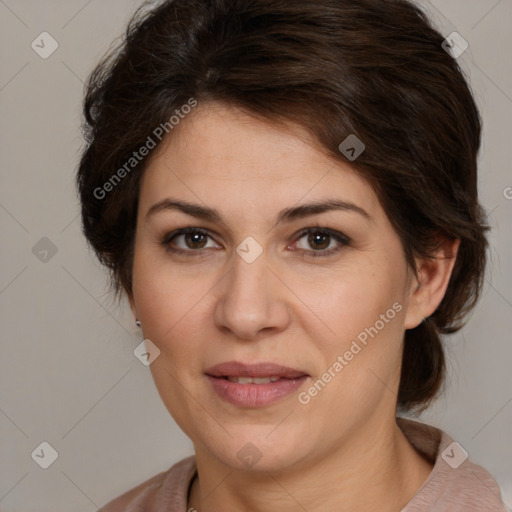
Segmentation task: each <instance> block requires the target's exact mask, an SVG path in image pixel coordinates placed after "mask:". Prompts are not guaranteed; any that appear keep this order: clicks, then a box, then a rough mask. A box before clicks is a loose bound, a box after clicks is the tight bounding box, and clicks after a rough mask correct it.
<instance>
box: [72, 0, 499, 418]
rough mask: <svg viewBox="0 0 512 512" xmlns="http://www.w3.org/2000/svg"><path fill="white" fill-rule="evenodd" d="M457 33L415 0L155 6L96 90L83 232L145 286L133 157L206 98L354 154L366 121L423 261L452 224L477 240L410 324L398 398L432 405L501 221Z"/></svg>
mask: <svg viewBox="0 0 512 512" xmlns="http://www.w3.org/2000/svg"><path fill="white" fill-rule="evenodd" d="M443 39H444V38H443V36H442V35H440V33H439V32H438V31H437V30H436V29H435V28H433V27H432V25H431V24H430V22H429V21H428V18H427V17H426V15H425V14H424V13H423V12H422V11H421V10H420V9H419V8H418V7H417V6H415V5H414V4H412V3H411V2H409V1H406V0H295V1H293V2H284V1H282V0H174V1H172V0H169V1H164V2H163V3H161V5H159V6H157V7H154V8H152V9H149V10H148V9H147V8H146V6H143V7H142V8H141V9H140V10H139V11H138V12H137V13H136V15H135V16H134V18H133V19H132V21H131V22H130V24H129V26H128V28H127V32H126V35H125V37H124V39H123V41H122V42H121V43H120V44H119V45H118V46H117V48H115V49H114V50H112V51H111V52H110V53H109V54H108V55H107V56H106V57H105V58H104V59H103V60H102V62H100V63H99V64H98V66H97V67H96V68H95V70H94V71H93V73H92V74H91V76H90V78H89V81H88V83H87V89H86V97H85V100H84V113H85V123H84V129H85V130H84V132H85V137H86V140H87V145H86V147H85V149H84V151H83V154H82V158H81V161H80V166H79V169H78V176H77V184H78V189H79V194H80V199H81V204H82V222H83V231H84V234H85V236H86V237H87V239H88V241H89V243H90V244H91V246H92V247H93V249H94V250H95V252H96V254H97V255H98V257H99V259H100V261H101V262H102V263H103V264H104V265H106V266H107V267H108V268H109V269H110V272H111V282H112V284H113V287H114V289H115V291H116V294H119V293H120V292H122V290H123V289H124V291H126V292H127V293H131V272H132V256H133V254H132V253H133V241H134V234H135V221H136V215H137V199H138V190H139V183H140V178H141V176H142V173H143V171H144V168H145V166H146V165H147V163H148V160H149V158H146V159H142V160H141V161H140V162H137V163H136V165H134V166H133V170H132V169H131V168H130V169H127V167H126V162H127V161H129V160H130V158H131V157H132V155H133V152H134V151H135V152H136V151H137V150H138V149H139V148H141V147H142V146H143V145H144V144H145V143H146V141H147V140H148V137H149V136H151V134H152V133H154V130H155V128H156V127H158V126H162V125H164V124H165V123H167V125H166V126H167V127H169V119H170V117H171V116H172V115H173V114H174V113H175V112H176V110H177V109H179V108H180V107H182V106H183V105H185V104H187V103H188V102H190V99H191V98H194V99H197V101H199V102H201V101H217V102H222V103H225V104H229V105H231V106H235V107H238V108H240V109H242V110H244V111H245V112H247V113H250V114H252V115H255V116H259V117H260V118H262V119H266V120H271V121H273V122H293V123H298V124H299V125H300V126H302V127H304V128H305V129H307V130H308V132H309V133H310V134H311V135H312V136H313V138H314V140H315V141H318V143H319V144H320V145H321V147H322V148H323V149H324V150H325V151H326V152H327V153H328V154H330V155H331V156H333V157H334V158H336V159H338V160H342V161H344V162H346V161H347V160H346V157H345V156H344V155H343V154H342V153H341V152H340V150H339V149H338V146H339V144H340V143H341V142H342V141H344V140H345V138H346V137H347V136H349V135H351V134H356V136H357V137H358V138H359V139H360V140H361V141H362V142H363V143H364V145H365V147H366V149H365V151H364V152H363V153H362V154H361V155H360V156H359V157H358V158H357V160H355V161H353V162H352V167H353V168H354V169H355V170H356V171H357V172H359V173H360V175H361V176H363V177H365V178H366V179H368V181H369V182H370V184H371V185H372V186H373V187H374V189H375V191H376V193H377V195H378V197H379V200H380V202H381V204H382V206H383V208H384V210H385V211H386V213H387V215H388V217H389V219H390V220H391V222H392V224H393V225H394V227H395V229H396V231H397V233H398V235H399V236H400V239H401V242H402V245H403V249H404V254H405V257H406V260H407V262H408V264H409V265H410V267H411V268H412V269H414V270H416V269H415V267H414V256H432V255H433V254H434V253H433V250H434V249H435V242H436V238H435V235H436V234H441V235H443V236H445V237H448V238H449V239H455V238H458V239H460V240H461V244H460V247H459V252H458V256H457V260H456V263H455V267H454V269H453V273H452V276H451V279H450V282H449V285H448V289H447V291H446V294H445V296H444V298H443V300H442V301H441V303H440V305H439V307H438V308H437V310H436V311H435V312H434V313H433V314H432V315H431V316H430V317H429V318H428V319H426V320H425V321H424V322H422V323H421V324H420V325H419V326H418V327H416V328H415V329H410V330H407V331H406V333H405V340H404V352H403V363H402V375H401V382H400V389H399V394H398V406H399V407H400V408H401V409H402V410H410V409H413V408H419V407H420V406H423V407H422V408H425V407H426V406H427V405H428V404H429V403H430V401H431V400H432V399H433V398H434V397H435V396H436V395H437V393H438V392H439V390H440V389H441V384H442V382H443V378H444V373H445V361H444V353H443V347H442V344H441V338H440V334H443V333H445V334H446V333H453V332H455V331H457V330H458V329H460V328H461V327H462V326H463V319H464V317H465V316H466V315H467V313H468V312H469V311H470V310H471V309H472V308H473V307H474V305H475V303H476V301H477V299H478V297H479V295H480V292H481V288H482V280H483V273H484V269H485V263H486V248H487V240H486V236H485V232H486V230H487V229H489V228H488V226H487V225H486V223H485V214H484V211H483V209H482V208H481V206H480V205H479V202H478V196H477V153H478V150H479V146H480V133H481V120H480V116H479V112H478V110H477V107H476V105H475V101H474V99H473V96H472V93H471V91H470V88H469V86H468V84H467V82H466V80H465V77H464V76H463V73H462V72H461V70H460V68H459V66H458V64H457V62H456V60H455V59H454V58H453V57H452V56H451V55H449V54H448V53H447V52H446V51H445V50H444V49H443V48H442V42H443ZM153 138H154V137H153ZM123 166H124V169H125V172H122V173H121V172H120V171H118V170H120V169H121V168H123ZM116 173H117V177H118V178H120V177H121V174H122V179H119V180H117V181H116V182H115V183H113V182H112V177H113V176H114V174H116ZM109 180H110V181H109ZM107 182H109V183H110V184H111V186H108V187H104V188H102V187H103V186H104V184H106V183H107ZM112 183H113V185H112ZM107 188H108V194H107V193H104V192H105V190H107ZM98 190H102V191H103V192H101V194H99V193H98V192H97V191H98Z"/></svg>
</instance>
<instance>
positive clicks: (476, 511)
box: [397, 418, 507, 512]
mask: <svg viewBox="0 0 512 512" xmlns="http://www.w3.org/2000/svg"><path fill="white" fill-rule="evenodd" d="M397 423H398V425H399V426H400V428H401V429H402V430H403V432H404V434H405V435H406V436H407V438H408V439H409V441H410V442H411V444H412V445H413V446H414V447H415V448H416V449H417V450H418V451H419V452H420V453H422V454H423V455H424V456H425V457H426V458H427V459H429V460H430V461H432V463H433V464H434V467H433V469H432V472H431V473H430V475H429V477H428V478H427V479H426V480H425V482H424V483H423V485H422V486H421V487H420V489H419V490H418V492H417V493H416V494H415V495H414V497H413V499H412V500H411V501H410V502H409V503H408V504H407V505H406V506H405V508H403V509H402V511H401V512H419V511H422V512H424V511H430V510H432V511H434V510H435V511H436V512H458V511H460V512H462V511H464V512H480V511H482V510H485V511H486V512H505V511H506V510H507V509H506V507H505V505H504V503H503V501H502V498H501V492H500V488H499V486H498V484H497V483H496V481H495V480H494V478H493V477H492V476H491V475H490V473H489V472H488V471H487V470H485V469H484V468H483V467H482V466H479V465H478V464H475V463H474V462H472V461H471V459H470V458H469V455H468V453H467V451H466V450H465V449H464V448H463V447H462V446H461V445H460V444H459V443H457V442H455V441H454V440H453V439H452V438H451V437H450V436H449V435H448V434H447V433H446V432H443V431H442V430H440V429H437V428H435V427H432V426H430V425H426V424H424V423H420V422H417V421H413V420H409V419H404V418H397Z"/></svg>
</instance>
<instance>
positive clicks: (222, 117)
mask: <svg viewBox="0 0 512 512" xmlns="http://www.w3.org/2000/svg"><path fill="white" fill-rule="evenodd" d="M169 194H171V195H172V196H173V197H177V196H182V197H183V196H185V197H187V198H189V199H190V200H193V201H195V202H198V201H201V202H204V203H207V204H208V205H210V206H214V207H216V208H218V209H222V210H229V209H230V208H231V209H232V210H233V211H234V212H236V210H237V209H239V208H240V207H244V209H247V208H250V207H254V208H259V209H260V212H261V213H262V214H263V213H264V212H270V211H276V210H278V209H281V208H282V207H286V206H290V205H291V204H294V203H302V202H309V201H316V200H322V199H326V198H329V199H333V198H337V199H345V200H350V201H352V202H355V203H359V204H361V206H362V205H363V204H364V206H363V207H364V209H365V210H367V211H368V212H369V213H370V214H371V215H372V216H376V215H377V214H378V213H379V212H378V210H379V205H378V200H377V197H376V195H375V193H374V191H373V189H372V187H371V186H370V185H369V183H368V182H367V181H366V180H365V179H364V178H362V177H361V176H360V175H359V174H358V173H357V172H356V171H355V170H354V169H353V168H352V167H351V166H350V165H349V163H348V162H344V161H342V160H335V159H333V158H332V157H330V156H328V155H327V154H326V153H324V152H322V151H321V150H320V148H318V144H316V143H315V141H313V140H312V138H311V136H310V134H308V133H307V131H306V130H304V129H303V128H301V127H299V126H297V125H292V124H289V125H287V126H281V125H277V124H275V123H271V122H269V121H264V120H261V119H257V118H255V117H253V116H250V115H248V114H245V113H244V112H242V111H240V110H238V109H235V108H232V107H227V106H224V105H220V104H215V103H209V104H206V105H201V104H200V105H199V106H198V107H197V108H196V109H195V110H194V111H193V113H191V114H189V115H188V116H187V117H186V118H185V119H184V120H182V121H181V122H180V124H179V126H178V127H177V129H175V130H173V131H172V132H171V133H170V134H169V136H168V138H167V139H165V140H164V142H163V143H162V144H161V145H160V147H159V148H158V149H157V150H156V151H155V153H154V155H153V156H152V159H151V161H150V162H149V164H148V166H147V168H146V170H145V174H144V177H143V181H142V188H141V196H140V204H141V207H142V209H145V210H146V211H147V209H148V208H149V207H150V206H151V204H154V203H155V202H158V201H160V200H162V199H164V198H165V197H166V195H169Z"/></svg>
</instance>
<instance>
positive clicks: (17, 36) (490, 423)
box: [0, 0, 512, 512]
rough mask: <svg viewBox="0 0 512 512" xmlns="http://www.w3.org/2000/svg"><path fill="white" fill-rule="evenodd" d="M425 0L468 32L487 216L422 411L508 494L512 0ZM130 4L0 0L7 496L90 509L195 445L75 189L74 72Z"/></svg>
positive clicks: (18, 505) (30, 503)
mask: <svg viewBox="0 0 512 512" xmlns="http://www.w3.org/2000/svg"><path fill="white" fill-rule="evenodd" d="M421 3H422V4H423V5H425V8H426V9H427V10H428V11H429V12H430V13H431V16H432V18H433V19H434V21H435V23H436V24H437V25H438V27H440V29H441V31H442V33H443V34H444V35H448V34H449V33H451V32H452V31H453V30H456V31H458V32H459V33H460V34H462V35H463V37H464V38H465V39H466V40H467V41H468V42H469V49H468V50H467V51H466V52H465V53H464V54H463V55H462V56H461V57H460V58H459V61H461V62H462V67H463V69H464V70H465V72H466V73H467V75H468V76H469V78H470V81H471V83H472V87H473V90H474V92H475V95H476V99H477V102H478V104H479V106H480V108H481V110H482V114H483V119H484V126H485V130H484V140H483V147H482V151H481V154H480V194H481V200H482V203H483V204H484V206H485V207H486V208H487V210H488V212H489V213H490V217H489V221H490V223H491V225H492V227H493V232H492V234H491V236H490V241H491V249H490V265H489V268H488V272H487V275H486V284H485V290H484V294H483V297H482V299H481V301H480V303H479V306H478V307H477V309H476V311H475V312H474V314H473V316H472V318H471V320H470V321H469V323H468V325H467V326H466V328H464V330H463V331H462V332H460V333H458V334H456V335H454V336H452V337H450V338H448V339H447V343H446V344H447V352H448V358H449V363H448V366H449V374H450V376H449V384H448V389H447V393H446V395H445V396H444V397H443V398H442V399H441V400H440V401H439V402H437V404H436V405H435V406H434V407H432V408H431V409H430V410H429V411H428V412H427V413H425V414H424V415H423V416H422V417H421V418H420V419H421V420H423V421H425V422H427V423H430V424H433V425H436V426H439V427H441V428H443V429H445V430H446V431H448V432H449V433H450V434H451V435H452V437H454V439H455V440H457V441H458V442H459V443H460V444H461V445H462V446H463V447H464V448H465V449H466V451H468V452H469V455H470V457H471V458H472V459H473V460H474V461H475V462H477V463H479V464H481V465H483V466H484V467H486V468H487V469H488V470H489V471H490V472H491V473H492V474H493V475H494V477H495V478H496V479H497V480H498V482H499V483H500V485H501V487H502V492H503V495H504V499H505V502H506V503H507V505H508V507H511V506H512V442H511V438H512V436H511V433H512V432H511V430H512V427H511V425H512V403H511V402H512V372H511V371H510V361H511V360H512V357H511V356H512V344H510V343H509V340H510V332H509V331H510V327H511V316H512V286H511V285H512V272H511V267H510V262H511V261H512V254H511V253H512V250H511V248H512V243H511V240H512V237H511V230H510V218H511V213H512V199H510V197H512V189H510V188H507V187H512V174H511V172H510V167H509V165H510V161H511V160H512V152H511V146H512V144H511V129H510V124H509V123H510V119H511V118H512V115H511V114H512V73H511V69H510V50H511V48H512V32H511V31H510V24H511V22H512V0H500V1H498V0H432V2H427V1H423V2H421ZM139 4H140V1H136V0H108V1H100V0H90V1H86V0H67V1H63V0H46V1H44V2H41V1H37V0H0V17H1V18H0V19H1V21H0V31H1V32H0V33H1V43H2V44H1V45H0V55H1V62H2V66H1V68H0V102H1V109H2V114H1V121H0V122H1V133H2V137H1V139H0V154H1V187H0V226H1V229H2V244H1V261H2V264H1V268H0V307H1V314H2V322H1V329H2V344H1V350H2V354H1V358H0V436H1V437H0V439H1V443H0V510H1V511H3V512H36V511H37V512H44V511H50V510H51V511H52V512H64V511H66V512H69V511H71V510H72V511H83V512H92V511H95V510H96V509H97V508H98V507H99V506H100V505H102V504H104V503H105V502H106V501H108V500H110V499H112V498H113V497H115V496H117V495H119V494H121V493H122V492H124V491H125V490H127V489H128V488H130V487H132V486H134V485H136V484H138V483H140V482H142V481H143V480H145V479H147V478H149V477H151V476H153V475H154V474H156V473H158V472H160V471H163V470H165V469H167V468H168V467H170V465H172V464H173V463H174V462H175V461H178V460H179V459H181V458H183V457H185V456H187V455H190V454H192V453H193V450H192V444H191V442H190V441H189V440H188V438H186V436H185V435H184V434H183V433H182V432H181V431H180V430H179V428H178V427H177V426H176V425H175V424H174V422H173V420H172V418H170V416H169V414H168V413H167V410H166V409H165V407H164V406H163V404H162V403H161V401H160V398H159V396H158V393H157V391H156V388H155V387H154V384H153V381H152V378H151V374H150V371H149V368H147V367H145V366H144V365H142V364H141V363H140V362H139V360H138V359H136V358H135V357H134V355H133V350H134V348H135V347H136V346H137V345H138V344H139V343H140V342H141V340H142V338H141V337H140V335H139V333H138V330H137V329H136V327H135V326H134V323H133V318H132V316H131V313H130V311H129V309H128V308H127V305H126V304H122V305H121V306H120V307H119V306H117V305H116V304H115V303H113V300H112V297H111V296H109V294H108V293H107V292H106V289H107V288H106V277H105V273H104V271H103V269H102V268H101V267H100V265H99V264H98V263H97V262H96V261H95V259H94V258H93V256H92V254H91V253H90V251H89V250H88V248H87V246H86V244H85V241H84V239H83V237H82V235H81V232H80V222H79V217H78V211H79V208H78V202H77V197H76V194H75V190H74V172H75V169H76V164H77V159H78V155H79V151H80V148H81V145H82V139H81V135H80V131H79V124H80V119H81V105H80V102H81V98H82V90H83V81H84V80H85V78H86V77H87V75H88V73H89V72H90V71H91V69H92V67H93V65H94V64H95V63H96V62H97V60H98V59H99V58H100V57H101V56H102V55H103V53H104V52H105V51H106V50H107V48H108V47H109V46H110V44H111V43H112V41H113V39H114V38H115V37H117V36H118V35H119V34H121V32H122V31H123V29H124V27H125V25H126V22H127V21H128V19H129V17H130V16H131V14H132V13H133V11H134V9H135V8H136V6H137V5H139ZM43 31H47V32H49V33H50V34H51V35H52V37H53V38H55V40H56V41H57V42H58V45H59V46H58V48H57V50H56V51H55V52H54V53H53V54H52V55H51V56H50V57H48V58H47V59H43V58H41V57H40V56H39V55H38V54H37V53H36V52H35V51H34V50H33V49H32V48H31V43H32V41H33V40H35V39H36V38H37V37H38V36H39V34H41V32H43ZM46 48H48V46H46ZM507 196H508V198H509V199H507ZM43 237H47V238H48V239H49V240H51V244H50V243H49V242H48V241H47V240H43V241H42V242H40V240H41V238H43ZM38 243H39V245H36V244H38ZM52 244H53V245H52ZM34 246H36V249H34V250H33V248H34ZM53 246H54V249H53V250H55V249H56V250H57V252H56V253H55V254H52V250H51V249H52V247H53ZM45 249H46V250H48V251H49V252H48V253H44V250H45ZM34 253H35V254H34ZM45 259H46V261H45ZM41 260H42V261H41ZM43 441H46V442H48V443H49V444H50V445H51V446H53V447H54V448H55V449H56V450H57V452H58V454H59V455H58V458H57V459H56V461H55V462H54V463H53V464H52V465H51V466H50V467H49V468H48V469H42V468H41V467H39V465H38V464H36V462H35V461H34V460H33V458H32V457H31V454H32V452H33V451H34V450H35V449H36V448H37V447H38V446H39V445H40V443H41V442H43ZM46 453H48V452H46Z"/></svg>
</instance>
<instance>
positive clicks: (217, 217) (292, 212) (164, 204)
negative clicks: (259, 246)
mask: <svg viewBox="0 0 512 512" xmlns="http://www.w3.org/2000/svg"><path fill="white" fill-rule="evenodd" d="M166 210H179V211H181V212H183V213H185V214H187V215H190V216H192V217H196V218H198V219H202V220H205V221H210V222H216V223H219V224H222V225H226V222H225V221H224V220H223V219H222V216H221V214H220V213H219V212H218V211H217V210H215V209H213V208H209V207H207V206H202V205H200V204H194V203H189V202H187V201H181V200H177V199H171V198H167V199H163V200H162V201H159V202H158V203H155V204H154V205H153V206H151V208H150V209H149V210H148V212H147V213H146V219H148V218H149V217H151V216H152V215H155V214H156V213H158V212H162V211H166ZM332 210H342V211H346V212H352V213H356V214H358V215H361V216H362V217H364V218H365V219H366V220H367V221H371V220H372V217H371V216H370V214H369V213H368V212H367V211H366V210H364V209H363V208H361V207H360V206H358V205H356V204H355V203H352V202H351V201H342V200H339V199H326V200H323V201H317V202H313V203H308V204H302V205H299V206H293V207H291V208H286V209H284V210H281V211H280V212H279V214H278V215H277V220H276V221H275V224H274V225H277V224H281V223H285V222H292V221H293V220H297V219H302V218H304V217H309V216H311V215H317V214H320V213H324V212H328V211H332Z"/></svg>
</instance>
